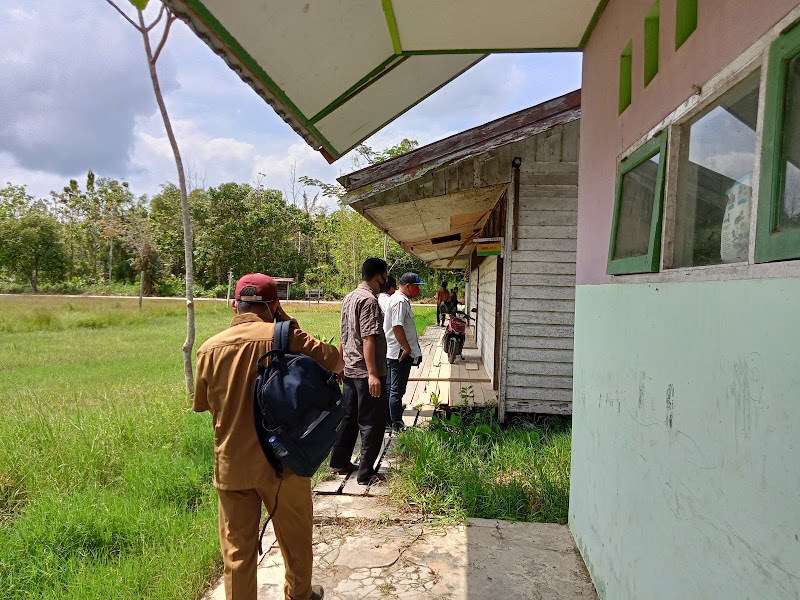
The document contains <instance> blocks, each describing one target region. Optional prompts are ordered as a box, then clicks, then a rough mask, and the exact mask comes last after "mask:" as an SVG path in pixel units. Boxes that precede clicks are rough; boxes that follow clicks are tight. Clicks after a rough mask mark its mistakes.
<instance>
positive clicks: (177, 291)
mask: <svg viewBox="0 0 800 600" xmlns="http://www.w3.org/2000/svg"><path fill="white" fill-rule="evenodd" d="M153 289H154V290H155V293H156V296H183V295H184V294H185V293H186V282H185V281H184V280H183V278H182V277H176V276H175V275H170V276H169V277H168V278H167V279H165V280H164V281H159V282H157V283H156V284H155V285H154V286H153Z"/></svg>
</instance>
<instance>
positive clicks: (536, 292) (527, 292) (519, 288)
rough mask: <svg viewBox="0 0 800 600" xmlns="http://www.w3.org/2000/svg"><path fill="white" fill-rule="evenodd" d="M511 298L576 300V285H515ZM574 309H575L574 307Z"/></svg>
mask: <svg viewBox="0 0 800 600" xmlns="http://www.w3.org/2000/svg"><path fill="white" fill-rule="evenodd" d="M511 299H512V300H520V299H530V300H574V299H575V287H574V286H572V287H547V286H543V285H542V286H535V285H515V286H513V287H512V288H511ZM572 310H575V309H574V307H573V309H572Z"/></svg>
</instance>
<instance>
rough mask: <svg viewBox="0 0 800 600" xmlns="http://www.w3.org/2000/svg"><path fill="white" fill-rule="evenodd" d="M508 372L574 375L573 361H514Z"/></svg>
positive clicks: (516, 373) (510, 364)
mask: <svg viewBox="0 0 800 600" xmlns="http://www.w3.org/2000/svg"><path fill="white" fill-rule="evenodd" d="M508 373H509V375H510V374H515V375H530V374H534V375H562V376H565V377H567V376H568V377H572V363H571V362H569V363H567V362H535V361H513V362H511V363H509V365H508Z"/></svg>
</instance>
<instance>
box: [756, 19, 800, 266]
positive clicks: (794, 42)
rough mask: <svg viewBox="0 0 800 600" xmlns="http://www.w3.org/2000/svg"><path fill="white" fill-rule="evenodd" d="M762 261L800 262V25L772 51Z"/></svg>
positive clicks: (759, 243)
mask: <svg viewBox="0 0 800 600" xmlns="http://www.w3.org/2000/svg"><path fill="white" fill-rule="evenodd" d="M764 105H765V111H764V128H763V131H762V136H761V139H762V144H763V145H762V148H761V177H760V178H759V179H760V190H759V194H758V196H759V197H758V225H757V228H756V262H769V261H776V260H788V259H793V258H800V24H797V25H795V26H794V27H793V28H791V29H790V30H789V31H787V32H785V33H784V34H783V35H781V36H780V37H779V38H778V39H776V40H775V41H774V42H773V43H772V46H771V47H770V53H769V64H768V68H767V89H766V98H765V101H764Z"/></svg>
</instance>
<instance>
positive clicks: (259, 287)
mask: <svg viewBox="0 0 800 600" xmlns="http://www.w3.org/2000/svg"><path fill="white" fill-rule="evenodd" d="M234 298H235V299H236V300H241V301H243V302H264V303H266V302H272V301H274V300H277V299H278V285H277V284H276V283H275V280H274V279H273V278H272V277H270V276H269V275H264V274H263V273H250V274H248V275H243V276H242V277H240V278H239V281H237V282H236V294H235V295H234Z"/></svg>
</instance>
